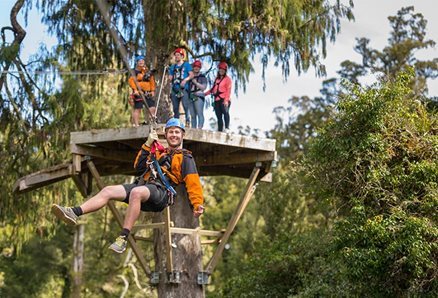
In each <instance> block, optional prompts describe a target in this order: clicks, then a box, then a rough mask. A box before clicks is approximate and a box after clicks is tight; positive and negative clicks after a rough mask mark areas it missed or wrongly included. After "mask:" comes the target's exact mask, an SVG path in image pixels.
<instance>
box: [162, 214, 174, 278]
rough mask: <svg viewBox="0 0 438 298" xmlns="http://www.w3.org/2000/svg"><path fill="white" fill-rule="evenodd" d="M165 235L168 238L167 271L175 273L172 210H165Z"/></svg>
mask: <svg viewBox="0 0 438 298" xmlns="http://www.w3.org/2000/svg"><path fill="white" fill-rule="evenodd" d="M164 219H165V224H164V233H165V238H166V254H167V258H166V269H167V272H168V273H170V272H173V258H172V234H171V232H170V208H169V207H167V208H166V209H164Z"/></svg>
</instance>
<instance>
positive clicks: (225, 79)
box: [205, 62, 232, 132]
mask: <svg viewBox="0 0 438 298" xmlns="http://www.w3.org/2000/svg"><path fill="white" fill-rule="evenodd" d="M218 68H219V70H218V73H217V76H216V79H215V80H214V84H213V87H212V88H211V89H210V90H208V91H207V92H205V96H207V95H209V94H211V95H212V96H213V97H214V112H215V114H216V117H217V125H218V130H219V131H224V123H225V132H229V131H230V113H229V111H230V105H231V86H232V81H231V78H230V77H229V76H227V70H228V64H227V63H226V62H221V63H219V65H218Z"/></svg>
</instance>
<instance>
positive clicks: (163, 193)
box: [123, 183, 168, 212]
mask: <svg viewBox="0 0 438 298" xmlns="http://www.w3.org/2000/svg"><path fill="white" fill-rule="evenodd" d="M123 187H124V188H125V191H126V198H125V199H124V200H123V202H125V203H126V204H129V196H130V195H131V191H132V190H133V189H134V188H135V187H147V188H148V189H149V192H150V193H151V196H150V197H149V199H148V200H147V201H146V202H144V203H141V210H142V211H150V212H160V211H163V209H164V208H166V207H167V202H168V197H167V190H166V188H165V187H164V186H161V185H156V184H152V183H146V184H143V185H137V184H136V183H132V184H123Z"/></svg>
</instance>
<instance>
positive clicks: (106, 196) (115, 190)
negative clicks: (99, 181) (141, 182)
mask: <svg viewBox="0 0 438 298" xmlns="http://www.w3.org/2000/svg"><path fill="white" fill-rule="evenodd" d="M125 197H126V191H125V188H124V187H123V186H122V185H111V186H105V187H104V188H103V189H102V190H101V191H99V192H98V193H97V194H96V195H95V196H94V197H92V198H91V199H89V200H88V201H86V202H85V203H83V204H82V205H81V209H82V212H83V214H86V213H90V212H94V211H96V210H99V209H100V208H102V207H103V206H105V205H106V204H108V201H109V200H112V199H114V200H118V201H122V200H123V199H125Z"/></svg>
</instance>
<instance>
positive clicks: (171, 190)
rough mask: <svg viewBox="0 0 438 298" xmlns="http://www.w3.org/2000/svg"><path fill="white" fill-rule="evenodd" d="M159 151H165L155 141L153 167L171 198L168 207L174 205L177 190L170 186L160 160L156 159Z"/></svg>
mask: <svg viewBox="0 0 438 298" xmlns="http://www.w3.org/2000/svg"><path fill="white" fill-rule="evenodd" d="M160 149H161V150H160ZM157 150H158V151H161V152H162V151H164V147H163V145H161V144H160V143H158V142H157V141H154V143H152V148H151V160H152V164H151V166H152V167H153V169H154V170H155V171H156V173H157V178H158V179H159V180H160V181H161V182H162V183H163V184H164V187H165V188H166V190H167V194H168V197H169V201H168V205H173V203H174V199H175V197H176V190H175V189H174V188H173V187H172V185H170V182H169V180H168V179H167V178H166V176H165V175H164V173H163V171H162V170H161V167H160V164H159V163H158V160H157V158H156V157H155V153H156V151H157Z"/></svg>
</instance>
